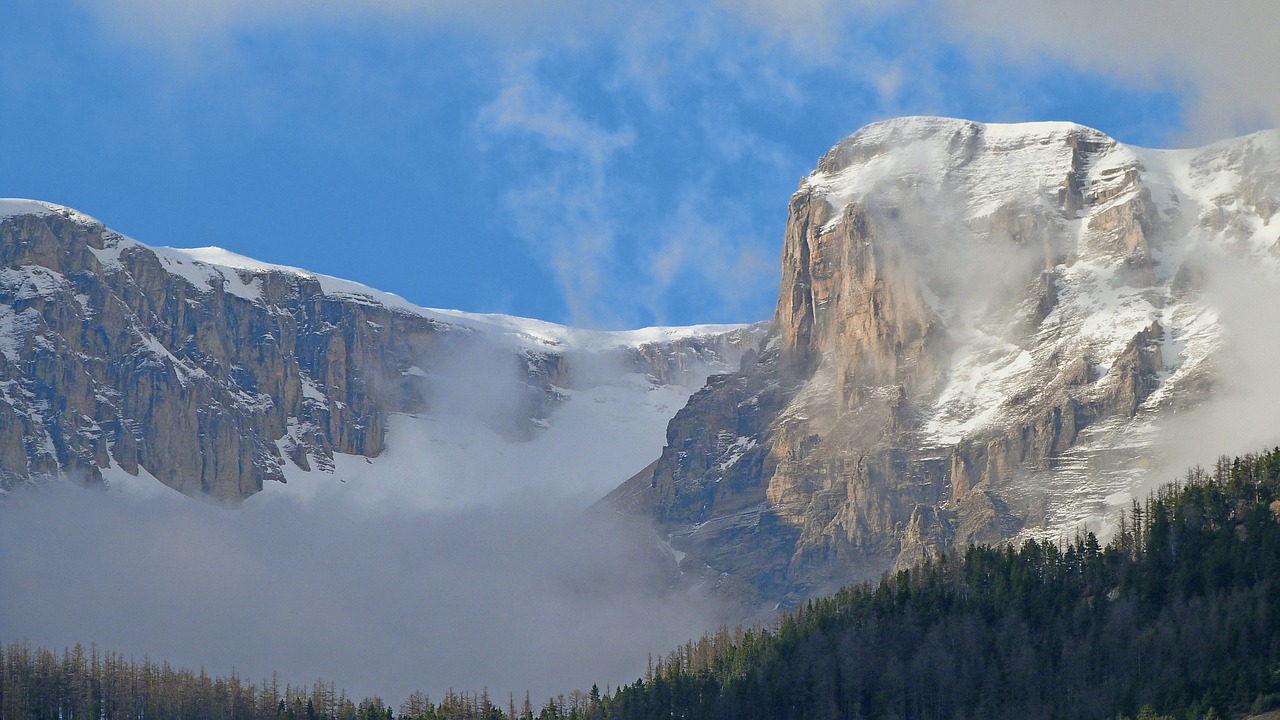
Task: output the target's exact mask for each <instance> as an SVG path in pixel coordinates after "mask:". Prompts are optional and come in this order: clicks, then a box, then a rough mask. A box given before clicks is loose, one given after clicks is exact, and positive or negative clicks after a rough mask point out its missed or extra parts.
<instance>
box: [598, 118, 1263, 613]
mask: <svg viewBox="0 0 1280 720" xmlns="http://www.w3.org/2000/svg"><path fill="white" fill-rule="evenodd" d="M1278 176H1280V136H1277V134H1276V133H1262V134H1258V135H1255V136H1250V137H1248V138H1241V139H1239V140H1234V141H1228V142H1225V143H1220V144H1218V145H1214V146H1211V147H1209V148H1205V149H1202V150H1195V151H1150V150H1142V149H1136V148H1129V147H1126V146H1123V145H1121V144H1119V143H1117V142H1116V141H1114V140H1112V139H1111V138H1108V137H1106V136H1105V135H1103V134H1101V133H1099V132H1097V131H1094V130H1090V129H1088V128H1084V127H1080V126H1076V125H1070V124H1065V123H1052V124H1031V125H1023V126H1018V125H1014V126H1000V125H992V126H984V125H981V124H977V123H972V122H965V121H960V120H949V119H942V118H905V119H900V120H894V121H888V122H884V123H878V124H875V125H871V126H868V127H867V128H864V129H863V130H861V131H859V132H858V133H857V134H855V135H853V136H851V137H850V138H848V139H846V140H844V141H842V142H841V143H840V144H838V145H837V146H836V147H835V148H833V149H832V150H831V151H830V152H829V153H828V154H827V155H826V156H824V157H823V158H822V159H821V161H820V162H819V164H818V169H817V170H816V171H815V172H814V173H813V174H812V175H810V176H809V177H808V178H806V179H805V180H803V181H802V182H801V185H800V188H799V190H798V191H797V192H796V194H795V195H793V196H792V198H791V202H790V208H789V211H790V212H789V220H788V224H787V229H786V235H785V238H784V243H783V251H782V282H781V287H780V291H779V296H778V306H777V311H776V313H775V315H774V321H773V322H774V324H773V329H772V331H771V334H770V336H769V338H768V340H767V341H766V343H765V345H764V346H763V348H762V351H761V352H760V353H759V355H758V356H757V357H754V358H749V360H750V362H749V363H748V365H746V366H744V367H743V368H742V370H741V372H739V373H736V374H732V375H726V376H719V377H715V378H713V379H712V381H711V382H709V383H708V385H707V387H706V388H704V389H703V390H702V391H700V392H698V393H697V394H695V395H694V396H693V397H692V398H691V399H690V401H689V403H688V405H687V406H686V407H685V408H684V409H683V410H681V411H680V413H679V414H677V416H676V417H675V418H674V419H673V420H672V422H671V424H670V426H669V429H668V433H667V447H666V448H665V449H664V451H663V453H662V457H661V458H660V459H658V460H657V461H656V462H655V463H654V465H652V466H651V467H650V468H647V469H646V470H645V471H643V472H642V473H640V474H639V475H637V476H636V477H634V478H632V479H631V480H629V481H628V482H627V483H625V484H624V485H623V486H622V487H620V488H618V489H617V490H616V491H614V493H612V494H611V495H610V497H609V499H608V501H609V502H610V503H612V504H614V505H616V506H619V507H621V508H623V509H625V510H627V511H631V512H638V513H646V514H651V515H653V516H654V517H655V518H656V519H657V521H658V523H659V525H660V527H661V528H662V531H663V532H664V533H665V534H666V535H667V538H668V540H669V542H670V543H671V544H672V546H673V547H674V548H676V549H678V550H679V551H680V552H683V553H686V554H687V555H686V556H685V558H684V560H683V566H684V569H685V572H686V573H687V574H689V575H691V576H698V577H701V578H704V579H706V580H713V581H714V582H716V583H719V584H721V585H722V586H723V588H724V589H725V592H728V593H732V594H736V595H738V596H739V598H740V599H742V600H743V602H744V604H746V605H749V606H750V605H756V604H759V603H762V602H768V603H769V604H772V603H774V602H778V601H780V600H781V601H783V602H788V601H790V600H794V599H798V598H803V597H805V596H807V595H811V594H813V593H816V592H819V591H823V590H827V589H830V588H831V587H832V586H834V585H838V584H843V583H847V582H850V581H856V580H860V579H866V578H871V577H875V576H877V575H879V574H880V573H881V572H883V571H885V570H888V569H891V568H893V567H895V566H902V565H906V564H909V563H912V562H914V561H916V560H918V559H920V558H922V557H924V556H926V555H927V554H929V553H931V552H936V551H938V550H942V549H946V548H950V547H953V546H963V545H965V544H967V543H971V542H998V541H1001V540H1004V539H1008V538H1011V537H1014V536H1016V535H1018V534H1019V533H1024V534H1047V535H1052V536H1055V537H1056V536H1057V534H1058V533H1059V532H1062V531H1066V532H1070V531H1072V530H1073V529H1074V528H1075V527H1078V526H1079V524H1080V523H1082V522H1086V521H1088V519H1089V518H1090V517H1091V516H1093V515H1096V514H1097V513H1103V512H1105V511H1106V502H1105V498H1106V497H1107V496H1108V495H1112V494H1113V493H1116V492H1118V491H1124V490H1127V489H1131V488H1132V486H1133V483H1134V482H1135V478H1136V477H1137V475H1136V474H1137V473H1139V472H1140V471H1141V470H1142V469H1143V468H1144V467H1146V465H1147V460H1148V459H1149V458H1148V456H1147V453H1148V450H1149V449H1150V445H1149V441H1150V435H1149V431H1150V430H1151V429H1152V428H1153V427H1154V426H1155V425H1156V423H1158V422H1159V421H1160V420H1161V419H1162V418H1164V417H1166V416H1167V415H1168V414H1169V413H1170V412H1171V411H1173V410H1174V409H1176V408H1178V407H1186V406H1189V405H1194V404H1195V403H1196V402H1197V401H1198V400H1199V399H1202V398H1203V397H1204V396H1205V394H1206V393H1207V392H1209V391H1210V390H1211V388H1212V383H1211V378H1212V366H1211V359H1212V357H1213V355H1214V350H1215V349H1216V348H1217V347H1218V343H1219V341H1220V337H1219V333H1217V332H1216V327H1215V326H1214V324H1213V320H1212V311H1211V310H1210V309H1208V308H1206V307H1205V306H1204V298H1203V296H1202V292H1201V290H1202V287H1201V285H1200V283H1202V282H1203V276H1202V275H1201V274H1199V273H1198V269H1199V268H1200V258H1199V255H1198V254H1197V253H1198V252H1200V251H1202V250H1203V249H1204V248H1205V247H1208V246H1222V245H1231V246H1232V247H1235V248H1236V249H1235V252H1237V253H1240V254H1243V255H1245V256H1250V255H1257V256H1260V257H1261V256H1268V255H1271V254H1273V253H1274V250H1275V247H1276V243H1277V241H1278V240H1280V231H1277V230H1276V229H1275V228H1274V227H1271V226H1270V225H1269V222H1270V217H1271V214H1272V212H1273V210H1272V209H1273V208H1274V207H1276V198H1277V197H1280V185H1278V184H1277V177H1278ZM1144 438H1145V439H1144ZM1144 443H1146V444H1144Z"/></svg>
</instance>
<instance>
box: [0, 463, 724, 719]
mask: <svg viewBox="0 0 1280 720" xmlns="http://www.w3.org/2000/svg"><path fill="white" fill-rule="evenodd" d="M0 546H3V547H4V548H5V552H3V553H0V577H4V578H5V582H3V583H0V608H3V611H0V638H5V640H6V641H9V640H14V639H17V638H20V637H26V638H29V639H31V641H32V642H34V643H36V644H40V645H46V646H51V647H55V648H60V647H63V646H67V645H70V644H74V643H76V642H82V643H84V644H86V645H88V643H90V642H97V643H98V645H99V647H102V648H104V649H111V650H116V651H119V652H122V653H125V654H126V655H133V656H134V657H135V658H136V659H139V660H140V659H141V658H142V657H143V656H144V655H146V656H149V657H150V658H152V659H153V660H156V661H159V660H161V659H164V660H168V661H169V662H171V663H173V664H175V665H179V666H187V667H191V668H193V669H194V668H197V667H204V668H205V669H207V670H208V671H209V672H211V673H227V672H229V671H230V669H231V668H232V667H235V669H236V671H237V672H238V673H239V674H240V675H241V676H242V677H246V678H249V679H254V680H261V679H262V678H264V677H269V676H270V673H271V672H273V671H278V672H279V673H280V678H281V681H282V682H285V681H288V682H293V683H304V682H311V681H313V680H315V679H317V678H324V679H325V680H331V681H333V682H335V683H336V684H337V685H338V687H340V688H342V687H345V688H346V690H347V692H348V694H349V695H353V696H356V697H361V696H364V695H366V694H373V693H377V694H379V695H381V696H382V697H383V698H384V699H386V700H388V701H391V702H393V703H396V704H398V703H399V702H400V700H402V699H403V698H404V697H405V696H406V695H407V694H408V693H409V692H411V691H412V690H414V689H422V690H424V691H427V692H429V693H430V694H431V695H432V696H433V697H436V698H438V697H440V695H441V694H442V693H443V692H444V690H446V689H447V688H449V687H452V688H454V689H456V690H475V691H478V690H480V689H482V688H486V687H487V688H488V689H489V691H490V693H491V694H493V695H494V696H495V697H503V698H505V696H506V694H507V692H514V693H516V696H517V697H522V695H521V694H522V693H523V692H524V691H525V690H526V689H528V690H531V691H532V693H533V697H534V698H538V697H543V698H545V697H548V696H550V695H551V694H553V693H559V692H568V691H570V690H572V689H581V688H589V687H590V686H591V683H593V682H596V683H600V685H601V687H602V688H603V687H604V686H605V684H606V683H611V684H613V685H615V686H616V685H617V684H618V683H622V682H631V681H634V680H635V679H636V677H638V676H639V675H640V674H642V673H643V672H644V667H645V662H646V659H647V657H648V656H649V654H650V653H654V654H658V653H665V652H666V651H667V650H669V649H670V648H671V647H673V646H674V645H675V644H676V643H679V642H682V641H684V640H685V639H687V638H689V637H692V636H696V635H697V634H699V633H701V632H702V631H704V630H705V629H707V628H709V627H712V626H713V625H714V618H713V617H712V612H713V610H712V608H709V607H707V606H706V605H705V603H702V602H696V601H695V600H693V599H691V598H687V597H683V596H675V597H672V596H667V595H664V594H663V593H662V592H661V591H655V590H654V589H653V588H655V587H661V586H662V585H663V575H662V573H663V570H662V568H661V565H660V564H655V561H654V559H655V555H654V554H653V553H654V552H655V551H654V550H653V548H652V545H651V544H650V543H649V542H648V541H646V540H645V531H644V529H643V528H640V527H637V526H634V525H626V524H623V523H621V522H616V523H615V522H604V521H601V520H600V519H598V518H597V519H592V518H589V517H586V516H584V515H582V514H580V513H570V512H563V511H558V510H556V509H555V508H553V507H538V506H536V505H533V504H530V503H529V502H527V499H526V501H525V502H523V503H522V504H521V505H520V506H519V507H515V506H507V507H491V508H485V509H470V510H454V511H450V512H436V513H414V514H407V513H400V514H396V515H376V516H372V515H365V516H363V517H360V518H356V517H355V516H353V515H352V514H351V513H350V512H348V511H347V510H346V509H344V508H342V507H339V506H338V505H337V504H327V505H326V504H319V503H310V504H308V505H306V506H305V507H302V506H295V505H292V504H273V505H270V506H267V507H263V506H255V507H249V508H246V509H244V510H240V511H227V510H222V509H218V508H213V507H209V506H207V505H204V504H201V503H196V502H191V501H186V500H182V499H179V500H176V501H175V500H167V499H155V500H145V501H142V500H136V499H132V498H124V497H119V496H112V495H108V496H105V497H104V496H102V495H101V494H100V493H97V492H92V491H84V490H80V489H78V488H71V487H56V488H53V489H52V490H51V491H49V492H45V493H41V494H39V495H38V496H34V497H28V498H25V499H23V500H21V501H19V502H10V503H7V504H5V505H4V506H0Z"/></svg>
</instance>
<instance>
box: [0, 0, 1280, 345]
mask: <svg viewBox="0 0 1280 720" xmlns="http://www.w3.org/2000/svg"><path fill="white" fill-rule="evenodd" d="M1276 5H1277V4H1275V3H1273V2H1268V3H1246V2H1235V3H1227V4H1225V5H1222V4H1218V5H1214V6H1213V7H1199V6H1197V5H1192V4H1185V5H1184V4H1179V3H1168V2H1157V1H1156V0H1131V1H1130V2H1128V3H1126V4H1124V5H1123V7H1121V8H1116V7H1114V3H1105V2H1100V1H1095V0H1081V1H1080V2H1076V3H1070V4H1063V3H1054V2H1049V1H1048V0H1027V1H1024V2H1012V1H1007V2H1006V0H978V1H976V2H966V3H961V2H960V0H935V1H933V2H912V1H909V0H900V1H892V0H889V1H886V2H881V3H875V4H869V3H862V2H848V3H840V2H833V1H831V0H793V1H792V2H789V3H778V2H769V1H768V0H724V1H723V2H703V3H682V2H665V1H664V0H655V1H654V2H646V3H635V2H627V1H625V0H620V1H619V2H615V3H612V4H603V5H602V4H600V3H589V2H583V1H581V0H547V1H546V2H541V3H527V2H506V1H503V0H474V1H473V2H462V1H461V0H437V1H436V2H421V1H418V2H415V1H412V0H368V1H366V2H349V1H347V2H340V1H339V0H255V1H252V2H251V1H250V0H221V2H218V3H207V2H196V1H194V0H6V1H5V3H4V5H3V8H2V9H0V128H2V129H3V130H2V131H0V196H16V197H34V198H38V199H43V200H49V201H52V202H57V203H61V204H64V205H70V206H72V207H76V208H77V209H80V210H83V211H85V212H87V213H89V214H91V215H94V216H95V217H98V218H99V219H101V220H103V221H104V222H106V223H107V224H108V225H110V226H112V227H113V228H115V229H117V230H120V231H121V232H124V233H126V234H129V235H131V236H133V237H135V238H137V239H139V240H141V241H143V242H146V243H149V244H152V245H173V246H181V247H191V246H204V245H219V246H222V247H225V248H228V249H230V250H233V251H235V252H239V253H243V254H246V255H250V256H253V257H257V258H260V259H263V260H267V261H271V262H277V263H282V264H288V265H296V266H301V267H305V268H308V269H311V270H314V271H317V272H322V273H327V274H332V275H339V276H342V277H347V278H350V279H354V280H358V281H360V282H364V283H366V284H369V285H372V286H375V287H378V288H381V289H384V290H388V291H391V292H395V293H398V294H400V295H403V296H404V297H406V298H408V299H409V300H411V301H413V302H415V303H418V304H421V305H425V306H430V307H452V308H458V309H463V310H472V311H478V312H507V313H514V314H519V315H526V316H531V317H538V318H543V319H548V320H553V321H558V322H567V323H572V324H579V325H590V326H596V327H637V326H642V325H649V324H689V323H698V322H741V321H751V320H757V319H762V318H765V317H767V316H768V315H769V314H770V313H771V311H772V308H773V304H774V301H775V300H776V293H777V277H778V267H777V265H778V255H779V251H780V247H781V239H782V230H783V224H784V222H785V219H786V206H787V199H788V197H789V195H790V193H791V192H792V191H793V190H794V189H795V187H796V184H797V182H798V181H799V179H800V178H801V177H802V176H803V175H805V174H806V173H808V172H809V170H810V169H811V168H812V167H813V166H814V164H815V163H816V161H817V159H818V157H819V156H820V155H821V154H822V153H823V152H824V151H825V150H826V149H827V148H829V147H830V146H831V145H833V144H835V143H836V142H837V141H838V140H840V139H841V138H842V137H844V136H846V135H848V134H850V133H852V132H853V131H855V130H857V129H858V128H859V127H860V126H862V125H864V124H866V123H868V122H872V121H875V120H878V119H883V118H885V117H891V116H895V115H904V114H941V115H952V116H959V117H967V118H972V119H975V120H983V121H1023V120H1046V119H1054V120H1074V121H1077V122H1081V123H1084V124H1086V125H1090V126H1093V127H1096V128H1098V129H1100V130H1103V131H1104V132H1107V133H1109V134H1111V135H1113V136H1114V137H1116V138H1118V139H1120V140H1122V141H1125V142H1131V143H1136V144H1141V145H1153V146H1167V145H1182V144H1191V143H1197V144H1198V143H1201V142H1204V141H1208V140H1212V139H1216V138H1219V137H1225V136H1228V135H1233V134H1238V133H1241V132H1245V131H1251V130H1255V129H1259V128H1261V127H1266V126H1271V125H1274V124H1275V122H1276V118H1277V117H1280V112H1278V110H1280V99H1278V98H1277V96H1278V95H1280V90H1278V89H1277V88H1280V77H1277V69H1276V67H1275V66H1276V65H1277V63H1275V62H1274V59H1273V50H1269V49H1268V48H1271V47H1273V46H1274V38H1275V37H1277V31H1278V30H1280V10H1277V9H1276ZM1060 6H1069V7H1070V10H1071V12H1070V13H1069V14H1066V13H1063V12H1062V10H1061V8H1060Z"/></svg>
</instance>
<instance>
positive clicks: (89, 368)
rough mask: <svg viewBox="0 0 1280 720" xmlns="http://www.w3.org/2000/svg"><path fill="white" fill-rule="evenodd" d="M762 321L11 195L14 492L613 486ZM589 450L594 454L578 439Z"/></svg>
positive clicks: (459, 494) (454, 493) (8, 467)
mask: <svg viewBox="0 0 1280 720" xmlns="http://www.w3.org/2000/svg"><path fill="white" fill-rule="evenodd" d="M759 332H760V330H759V328H749V327H745V326H704V327H692V328H650V329H646V330H637V331H629V332H597V331H584V330H577V329H573V328H567V327H563V326H558V325H553V324H551V323H544V322H539V321H535V320H525V319H522V318H514V317H509V316H502V315H477V314H469V313H461V312H456V311H449V310H427V309H423V308H418V307H416V306H413V305H411V304H409V303H407V302H405V301H404V300H402V299H401V298H399V297H397V296H394V295H390V294H387V293H381V292H378V291H375V290H372V289H370V288H367V287H364V286H362V285H359V284H357V283H352V282H349V281H344V280H339V279H337V278H330V277H325V276H320V275H315V274H312V273H308V272H306V271H302V270H298V269H296V268H288V267H281V266H274V265H268V264H265V263H260V262H257V261H254V260H252V259H249V258H245V257H241V256H238V255H235V254H232V253H228V252H226V251H223V250H220V249H218V248H202V249H196V250H178V249H173V248H151V247H148V246H145V245H143V244H141V243H138V242H136V241H134V240H131V239H129V238H127V237H124V236H122V235H120V234H118V233H115V232H112V231H111V230H109V229H107V228H106V227H104V226H103V225H102V224H101V223H99V222H97V221H96V220H94V219H92V218H89V217H87V216H85V215H83V214H81V213H78V212H76V211H73V210H69V209H67V208H61V207H58V206H55V205H50V204H47V203H40V202H35V201H29V200H3V201H0V399H3V402H0V490H4V489H9V488H12V487H14V486H15V485H18V484H21V483H24V482H28V481H32V480H37V481H38V480H39V479H41V478H47V477H53V476H58V475H70V476H75V477H77V478H79V479H81V480H83V481H85V482H89V483H99V482H102V481H104V480H105V481H106V482H107V484H109V485H115V486H118V487H130V488H135V489H141V490H148V489H150V490H154V489H156V488H157V487H161V485H160V484H163V486H168V487H170V488H173V489H175V490H178V491H180V492H182V493H184V494H186V495H192V496H197V495H199V496H209V497H212V498H215V499H217V500H219V501H222V502H227V503H232V504H234V503H238V502H240V501H242V500H244V499H245V498H247V497H249V496H251V495H253V494H255V493H257V492H259V491H261V490H263V489H264V488H269V489H273V490H275V491H277V492H280V491H285V490H286V489H287V490H288V491H289V492H294V493H297V492H315V491H326V490H327V491H335V489H344V490H343V491H345V492H351V493H353V494H355V495H357V496H360V495H361V494H363V496H365V499H368V498H369V497H385V496H387V495H388V493H390V494H391V496H393V497H395V498H396V499H397V500H398V501H404V500H406V499H408V500H412V501H413V502H419V503H426V504H433V505H438V504H441V503H446V504H447V503H450V502H473V501H479V500H481V499H492V498H494V497H496V496H499V495H502V494H504V493H510V492H518V491H522V489H523V491H537V490H538V489H540V484H541V486H542V487H541V489H548V488H547V487H546V486H551V485H554V486H558V487H559V489H560V490H562V491H563V490H565V489H566V488H568V489H569V490H572V491H574V492H576V493H578V494H584V493H585V494H592V493H596V494H598V493H602V492H603V491H604V490H605V489H607V488H608V487H610V486H612V485H614V484H616V483H617V482H619V481H620V480H622V479H624V478H625V477H626V475H627V474H628V473H630V472H634V471H636V470H638V469H639V468H640V467H641V466H643V465H644V463H645V462H646V460H647V459H648V457H651V456H652V454H653V453H654V452H656V450H657V448H658V447H660V444H661V428H662V426H663V424H665V422H666V420H667V418H669V416H670V414H671V412H672V411H673V410H674V409H675V408H676V407H679V405H680V404H681V403H682V402H683V400H684V398H685V397H687V396H688V394H689V393H690V392H691V391H692V389H693V388H696V387H697V386H699V385H700V384H701V383H702V381H703V379H704V378H705V376H706V375H707V374H708V373H709V372H712V371H724V370H727V369H731V368H736V367H737V364H738V358H739V356H740V355H741V354H742V353H743V352H744V351H746V350H747V349H748V347H749V346H752V345H754V344H755V343H756V342H757V340H758V335H759ZM561 421H564V422H561ZM571 428H572V429H571ZM389 431H390V432H389ZM575 432H576V433H579V434H580V437H575V436H574V433H575ZM591 445H595V446H598V447H597V454H598V455H600V456H601V457H600V458H599V459H597V460H596V461H594V462H590V461H585V462H581V463H574V462H573V459H572V457H571V456H569V455H567V454H566V451H567V449H568V448H570V447H583V446H591ZM605 458H607V461H606V460H605ZM584 460H585V456H584ZM155 480H158V481H159V483H156V482H155ZM286 481H287V485H286ZM357 488H359V489H361V490H357Z"/></svg>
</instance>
